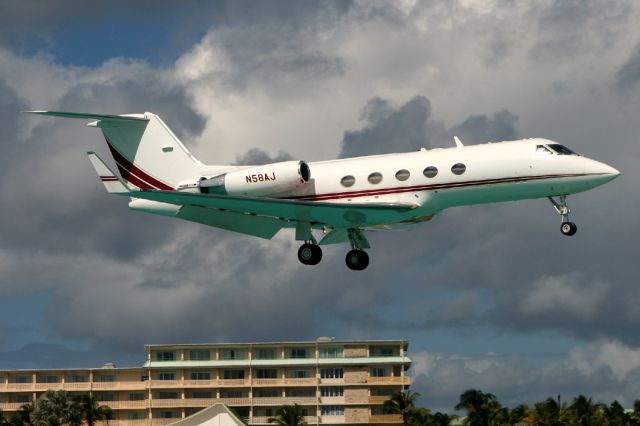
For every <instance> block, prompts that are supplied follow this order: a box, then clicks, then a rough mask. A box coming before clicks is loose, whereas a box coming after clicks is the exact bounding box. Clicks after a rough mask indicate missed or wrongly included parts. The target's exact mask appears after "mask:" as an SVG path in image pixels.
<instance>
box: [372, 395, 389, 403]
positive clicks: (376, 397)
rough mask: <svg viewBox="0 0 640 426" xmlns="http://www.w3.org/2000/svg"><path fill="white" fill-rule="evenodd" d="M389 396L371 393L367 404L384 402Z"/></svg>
mask: <svg viewBox="0 0 640 426" xmlns="http://www.w3.org/2000/svg"><path fill="white" fill-rule="evenodd" d="M389 398H391V397H390V396H380V395H372V396H370V397H369V404H384V403H385V401H388V400H389Z"/></svg>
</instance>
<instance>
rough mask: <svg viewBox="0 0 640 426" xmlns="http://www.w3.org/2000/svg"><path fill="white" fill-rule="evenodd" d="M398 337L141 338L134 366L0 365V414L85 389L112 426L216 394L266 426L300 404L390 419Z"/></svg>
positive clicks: (399, 369) (322, 416)
mask: <svg viewBox="0 0 640 426" xmlns="http://www.w3.org/2000/svg"><path fill="white" fill-rule="evenodd" d="M407 347H408V342H407V341H405V340H367V341H364V340H355V341H353V340H349V341H346V340H345V341H338V340H334V339H329V338H320V339H318V340H317V341H315V342H272V343H245V344H226V343H225V344H186V345H146V346H145V349H146V351H147V361H146V362H145V363H144V365H143V366H142V367H137V368H116V367H115V366H114V365H113V364H106V365H105V366H103V367H102V368H95V369H66V370H46V369H39V370H7V371H0V408H1V409H2V410H3V411H4V413H5V416H7V415H9V416H10V415H11V413H12V412H13V411H15V410H18V409H20V407H21V406H22V405H24V404H26V403H29V402H32V401H34V400H35V399H37V398H38V396H40V395H41V394H42V393H43V392H44V391H46V390H49V389H51V390H66V391H68V392H69V393H71V394H73V395H83V394H93V395H95V396H96V398H97V399H98V401H100V403H101V404H103V405H108V406H110V407H111V408H112V409H113V413H114V418H113V420H112V421H110V422H109V424H110V425H111V426H124V425H139V426H143V425H164V424H167V423H171V422H174V421H176V420H178V419H180V418H184V417H186V416H189V415H191V414H193V413H195V412H197V411H199V410H201V409H203V408H205V407H208V406H210V405H212V404H214V403H216V402H223V403H225V404H227V405H228V406H230V407H232V408H233V409H234V410H235V411H236V412H237V413H238V414H239V416H240V417H242V418H244V419H245V420H246V421H247V422H248V423H249V424H255V425H258V424H268V419H269V417H271V416H273V415H274V414H275V411H276V409H277V408H278V407H279V406H281V405H288V404H294V403H295V404H299V405H300V406H301V407H302V409H303V410H304V413H305V416H306V421H307V423H309V424H310V425H313V424H370V423H375V424H398V423H402V416H400V415H390V414H383V410H382V404H383V403H384V401H386V400H387V399H388V398H389V396H390V395H392V394H393V393H395V392H398V391H402V390H406V389H407V388H408V387H409V384H410V380H409V377H408V376H407V375H406V371H407V369H408V368H409V366H410V365H411V359H410V358H409V357H408V356H407Z"/></svg>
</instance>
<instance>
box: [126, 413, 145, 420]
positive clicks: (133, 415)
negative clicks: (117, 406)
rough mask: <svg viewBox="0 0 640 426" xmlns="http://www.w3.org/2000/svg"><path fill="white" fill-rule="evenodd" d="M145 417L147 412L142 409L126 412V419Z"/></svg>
mask: <svg viewBox="0 0 640 426" xmlns="http://www.w3.org/2000/svg"><path fill="white" fill-rule="evenodd" d="M146 418H147V413H145V412H144V411H130V412H128V413H127V420H144V419H146Z"/></svg>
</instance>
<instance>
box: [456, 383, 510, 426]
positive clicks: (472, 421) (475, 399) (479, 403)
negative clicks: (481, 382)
mask: <svg viewBox="0 0 640 426" xmlns="http://www.w3.org/2000/svg"><path fill="white" fill-rule="evenodd" d="M454 408H455V409H456V410H466V411H467V418H466V419H465V424H468V425H470V426H489V425H493V424H495V423H496V422H495V420H494V419H495V417H496V416H497V415H499V411H500V409H501V406H500V403H499V402H498V399H497V398H496V396H495V395H493V394H491V393H484V392H482V391H481V390H477V389H469V390H467V391H465V392H464V393H463V394H462V395H460V402H458V403H457V404H456V406H455V407H454Z"/></svg>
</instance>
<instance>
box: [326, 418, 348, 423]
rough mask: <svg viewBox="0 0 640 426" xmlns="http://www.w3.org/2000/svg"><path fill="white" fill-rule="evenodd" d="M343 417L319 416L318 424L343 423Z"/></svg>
mask: <svg viewBox="0 0 640 426" xmlns="http://www.w3.org/2000/svg"><path fill="white" fill-rule="evenodd" d="M345 422H346V420H345V418H344V416H320V423H345Z"/></svg>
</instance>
